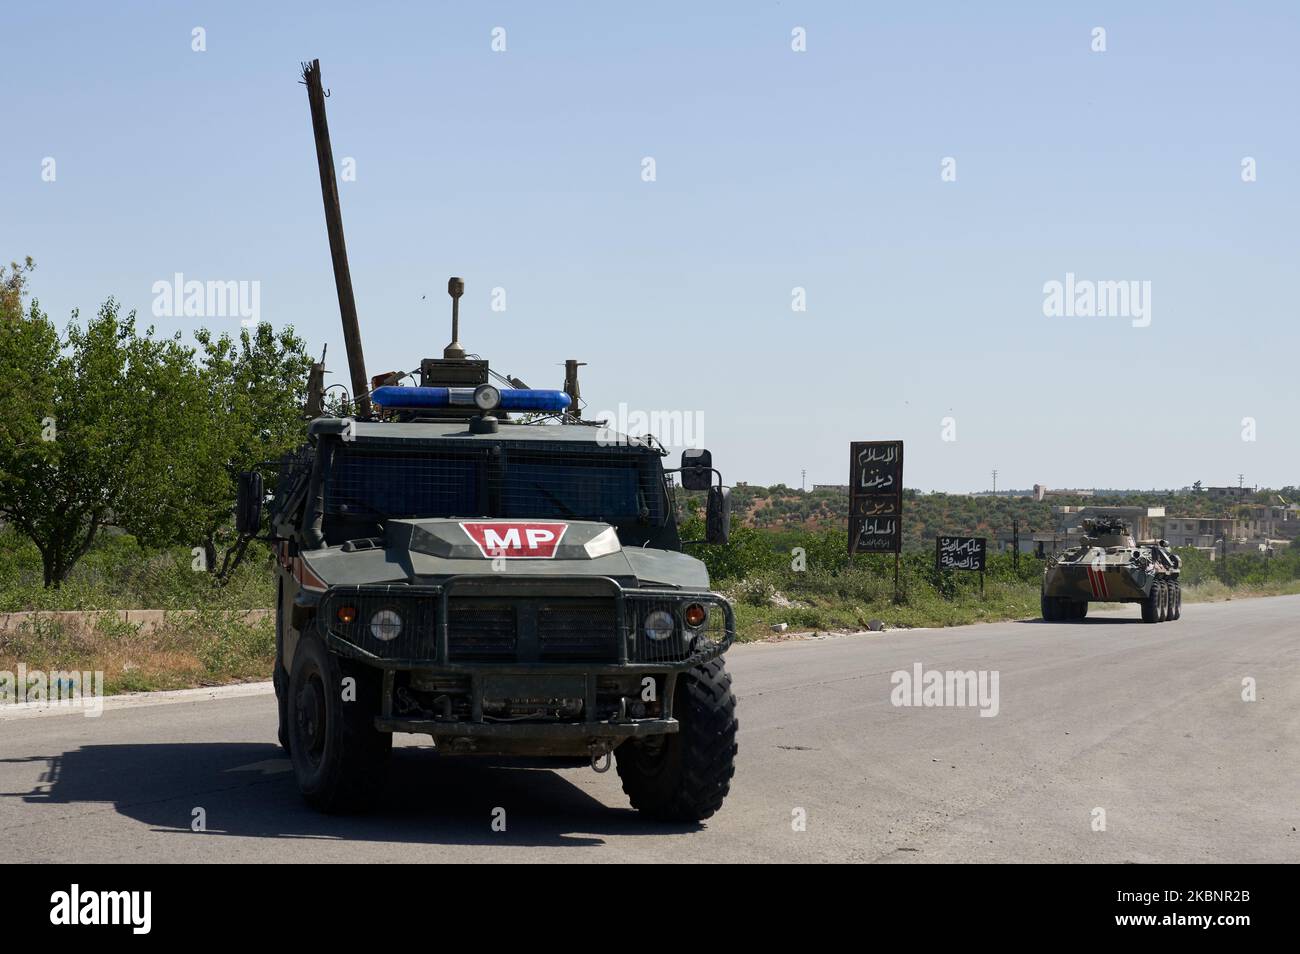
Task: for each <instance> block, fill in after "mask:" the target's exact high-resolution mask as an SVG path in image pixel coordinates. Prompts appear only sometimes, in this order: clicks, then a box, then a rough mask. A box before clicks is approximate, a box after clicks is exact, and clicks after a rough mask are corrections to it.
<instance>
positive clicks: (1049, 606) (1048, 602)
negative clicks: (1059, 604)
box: [1038, 593, 1057, 623]
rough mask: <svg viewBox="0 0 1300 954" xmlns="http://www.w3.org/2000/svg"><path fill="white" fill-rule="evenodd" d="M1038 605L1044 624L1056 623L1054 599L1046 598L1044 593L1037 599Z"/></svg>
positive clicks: (1051, 597) (1052, 597)
mask: <svg viewBox="0 0 1300 954" xmlns="http://www.w3.org/2000/svg"><path fill="white" fill-rule="evenodd" d="M1038 605H1039V608H1040V609H1041V610H1042V612H1043V619H1044V620H1045V621H1046V622H1048V623H1054V622H1056V618H1057V615H1056V614H1057V608H1056V597H1054V596H1048V595H1047V594H1046V593H1044V594H1042V595H1041V596H1040V597H1039V598H1038Z"/></svg>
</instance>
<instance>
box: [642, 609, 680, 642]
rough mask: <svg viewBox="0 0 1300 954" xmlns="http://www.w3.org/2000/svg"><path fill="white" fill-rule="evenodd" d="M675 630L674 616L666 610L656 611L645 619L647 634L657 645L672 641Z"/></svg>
mask: <svg viewBox="0 0 1300 954" xmlns="http://www.w3.org/2000/svg"><path fill="white" fill-rule="evenodd" d="M674 628H675V627H674V626H673V614H672V613H669V612H667V611H666V610H655V611H654V612H653V613H651V614H650V615H649V616H647V617H646V618H645V634H646V636H647V637H648V638H649V639H653V640H654V641H655V642H657V643H658V642H663V641H664V640H665V639H671V638H672V635H673V629H674Z"/></svg>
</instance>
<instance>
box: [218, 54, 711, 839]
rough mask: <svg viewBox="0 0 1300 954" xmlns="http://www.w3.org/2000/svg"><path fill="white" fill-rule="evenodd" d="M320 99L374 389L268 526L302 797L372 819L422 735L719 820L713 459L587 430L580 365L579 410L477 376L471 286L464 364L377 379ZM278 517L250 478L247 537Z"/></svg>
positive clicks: (332, 433)
mask: <svg viewBox="0 0 1300 954" xmlns="http://www.w3.org/2000/svg"><path fill="white" fill-rule="evenodd" d="M304 80H305V81H306V83H307V87H308V94H309V98H310V101H311V105H312V116H313V121H314V123H315V128H316V133H317V137H316V138H317V152H318V159H319V167H320V174H321V185H322V190H323V193H324V197H325V209H326V220H327V223H328V225H329V229H330V246H331V250H332V251H333V252H334V253H335V254H334V264H335V280H336V284H337V286H338V292H339V300H340V306H341V310H342V312H343V316H344V322H343V324H344V336H345V339H346V344H347V350H348V359H349V365H350V370H351V376H352V381H353V391H352V394H351V395H350V397H349V407H348V412H347V413H339V412H336V413H333V414H331V413H328V412H324V411H322V412H321V413H320V414H319V415H318V416H316V417H314V419H313V420H312V421H311V423H310V424H309V426H308V440H307V443H306V444H305V445H304V446H303V447H302V448H301V449H300V450H299V452H298V453H297V454H295V455H292V457H291V459H289V460H286V461H285V462H283V464H282V467H281V469H280V475H279V479H278V481H277V483H276V486H275V493H274V498H273V502H272V504H271V507H270V514H269V523H270V536H271V539H272V540H273V542H274V546H275V549H276V553H277V555H278V576H279V582H278V600H277V604H276V663H275V674H274V681H275V691H276V697H277V699H278V702H279V713H280V729H279V734H280V742H281V744H282V745H283V746H284V747H285V748H286V749H287V750H288V752H289V754H290V756H291V758H292V762H293V767H294V772H295V774H296V776H297V780H298V785H299V788H300V789H301V791H302V794H303V795H304V796H305V797H306V799H307V801H308V802H310V803H311V804H312V805H313V806H316V807H318V808H320V809H322V810H326V811H336V810H350V809H355V808H359V807H363V806H365V805H366V804H368V803H369V802H370V801H371V800H372V799H373V798H374V796H375V795H376V794H377V793H378V792H379V791H380V788H381V785H382V783H383V781H384V774H385V772H384V770H385V766H386V763H387V760H388V756H389V753H390V751H391V748H392V742H393V734H394V733H396V732H410V733H417V734H422V735H427V736H430V737H431V738H432V739H433V740H434V742H435V746H436V749H437V751H438V752H439V753H441V754H448V755H491V756H540V757H548V758H554V759H556V760H562V761H563V762H564V763H568V764H571V763H572V761H573V760H574V759H575V758H577V759H579V760H581V761H583V762H587V761H589V762H590V764H591V765H592V766H593V767H594V768H596V769H597V770H598V771H604V770H607V769H608V768H609V767H610V764H611V762H613V763H616V765H617V770H618V774H619V776H620V777H621V780H622V783H623V789H624V791H625V792H626V793H627V795H628V797H629V798H630V800H631V802H632V805H633V806H634V807H636V808H637V809H639V810H641V811H642V812H644V813H646V814H648V815H650V816H653V817H656V818H662V819H668V820H674V821H696V820H700V819H704V818H707V817H709V816H710V815H712V814H713V813H714V812H715V811H717V809H718V808H719V807H720V806H721V805H722V802H723V799H724V798H725V797H726V795H727V792H728V788H729V786H730V781H731V777H732V774H733V771H734V760H735V755H736V725H737V723H736V700H735V696H734V695H733V694H732V691H731V679H730V677H729V676H728V674H727V671H726V667H725V665H724V662H723V658H722V656H723V653H724V652H725V651H726V650H727V648H728V647H729V646H730V645H731V642H732V640H733V638H734V636H735V620H734V616H733V612H732V607H731V605H730V604H729V603H728V601H727V600H726V599H724V598H723V597H722V596H720V595H718V594H716V593H712V592H710V589H709V577H708V573H707V571H706V569H705V566H704V564H703V563H702V562H701V561H700V560H699V559H697V558H696V557H694V556H691V555H688V554H687V553H686V552H684V547H686V546H688V545H690V544H691V543H692V542H694V543H725V542H726V540H727V537H728V521H729V510H730V506H729V495H728V492H727V490H726V488H724V487H722V485H721V476H720V475H719V474H718V472H717V471H716V470H714V469H713V467H712V459H711V456H710V454H709V453H708V452H707V451H703V450H697V451H685V452H683V454H682V459H681V467H680V468H673V469H670V468H665V467H664V461H663V458H664V455H665V452H664V450H663V449H662V448H661V447H660V446H659V445H658V444H657V442H656V441H655V440H654V439H653V438H651V437H636V436H629V435H622V434H616V433H614V432H612V431H610V430H608V429H607V428H605V427H603V426H600V423H599V422H591V421H586V420H584V419H583V418H582V408H581V406H580V392H579V388H578V383H577V367H578V362H576V361H570V362H568V364H567V372H566V380H565V386H564V388H563V389H560V390H534V389H530V388H527V387H526V386H524V384H523V382H522V381H520V380H518V379H517V378H508V377H506V376H503V375H500V374H496V373H495V372H493V371H492V370H491V369H490V368H489V365H488V362H487V361H485V360H482V359H480V358H477V357H473V356H467V355H466V354H465V350H464V349H463V348H462V347H461V345H460V343H459V300H460V296H461V294H462V293H463V291H464V283H463V282H462V281H461V280H460V279H458V278H453V279H451V281H450V282H449V283H448V291H449V293H450V294H451V296H452V343H451V344H449V345H448V346H447V347H446V348H445V349H444V350H443V356H442V357H441V358H428V359H424V360H422V361H420V362H419V371H418V377H416V375H415V373H414V372H413V373H412V374H411V375H401V374H388V375H380V376H379V377H378V378H376V379H374V380H372V381H367V378H366V375H365V371H364V367H363V365H362V363H361V362H362V350H361V342H360V337H359V334H358V333H357V322H356V313H355V306H354V305H353V303H352V300H351V299H352V289H351V282H350V279H349V278H348V275H347V264H346V258H345V257H343V256H344V255H345V253H344V252H343V248H344V246H343V236H342V224H341V218H340V215H339V209H338V193H337V190H336V188H335V186H334V173H333V159H332V156H331V155H330V150H329V141H328V131H327V130H326V129H325V124H324V96H323V94H322V90H321V85H320V72H319V63H312V64H310V65H305V66H304ZM322 373H323V368H322V367H321V366H317V368H316V369H315V370H314V371H313V375H312V382H311V385H310V390H311V393H310V394H309V399H308V406H309V408H311V409H313V410H320V409H321V408H322V406H323V404H324V398H323V392H322V389H321V375H322ZM406 377H410V378H412V380H413V382H414V383H413V385H411V386H402V385H400V383H399V382H400V381H401V380H402V379H403V378H406ZM494 381H495V382H497V383H493V382H494ZM674 473H675V474H678V475H679V476H680V483H681V487H682V488H683V489H686V490H695V491H703V492H705V493H706V501H707V518H706V520H705V527H706V530H705V532H704V535H705V537H706V539H705V540H701V541H683V540H682V539H681V535H680V532H679V527H678V523H677V518H676V512H677V508H676V506H675V501H674V493H675V490H676V487H675V484H674V482H673V479H672V476H671V475H673V474H674ZM262 501H263V494H262V491H261V479H260V477H259V476H258V475H257V474H254V473H250V474H246V475H242V477H241V481H240V499H239V502H238V506H237V521H236V522H237V524H238V527H239V530H240V532H241V533H244V534H252V533H256V532H257V531H258V527H259V526H261V524H262V521H261V513H260V510H261V506H262ZM557 764H559V763H557Z"/></svg>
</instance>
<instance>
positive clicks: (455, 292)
mask: <svg viewBox="0 0 1300 954" xmlns="http://www.w3.org/2000/svg"><path fill="white" fill-rule="evenodd" d="M447 294H448V295H450V296H451V344H449V345H447V347H445V348H443V349H442V356H443V357H444V358H453V359H457V360H459V359H461V358H464V357H465V349H464V348H462V347H461V346H460V296H461V295H463V294H465V282H464V281H463V280H461V279H459V278H455V277H452V278H449V279H447Z"/></svg>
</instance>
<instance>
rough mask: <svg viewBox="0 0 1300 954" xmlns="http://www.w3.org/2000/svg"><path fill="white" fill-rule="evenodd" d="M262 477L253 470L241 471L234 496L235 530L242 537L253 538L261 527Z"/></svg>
mask: <svg viewBox="0 0 1300 954" xmlns="http://www.w3.org/2000/svg"><path fill="white" fill-rule="evenodd" d="M263 496H264V494H263V491H262V475H261V474H259V473H258V472H257V471H255V470H245V471H241V472H240V474H239V484H238V491H237V492H236V496H235V529H236V530H238V531H239V533H240V534H241V535H243V536H253V535H254V534H256V533H257V531H258V530H259V529H261V526H262V499H263Z"/></svg>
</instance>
